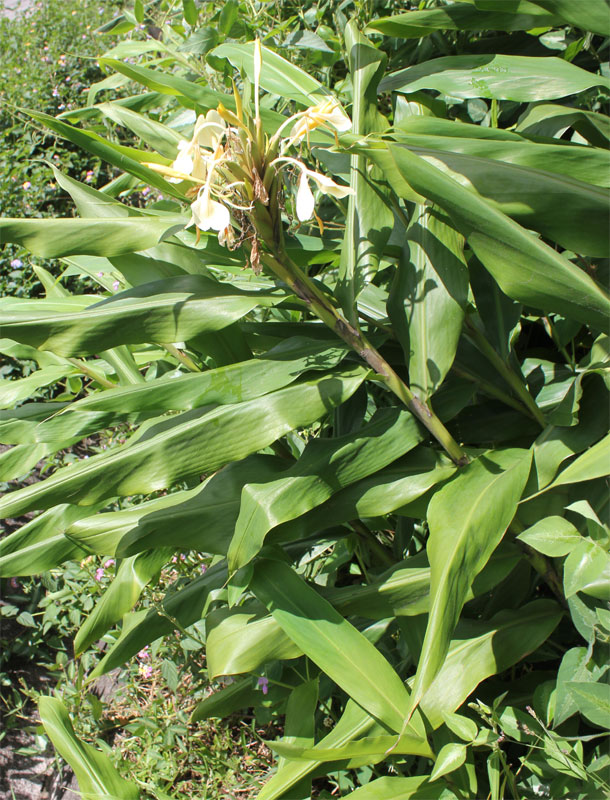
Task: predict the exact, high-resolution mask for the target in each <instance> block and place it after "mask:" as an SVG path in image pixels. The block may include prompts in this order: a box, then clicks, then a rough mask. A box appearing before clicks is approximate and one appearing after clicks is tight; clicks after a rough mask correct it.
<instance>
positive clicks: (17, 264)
mask: <svg viewBox="0 0 610 800" xmlns="http://www.w3.org/2000/svg"><path fill="white" fill-rule="evenodd" d="M22 266H23V261H22V260H21V259H20V258H14V259H13V260H12V261H11V267H12V268H13V269H19V267H22Z"/></svg>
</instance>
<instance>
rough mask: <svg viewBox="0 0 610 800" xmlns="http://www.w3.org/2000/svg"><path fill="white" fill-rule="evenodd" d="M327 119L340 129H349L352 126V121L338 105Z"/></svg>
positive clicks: (330, 123)
mask: <svg viewBox="0 0 610 800" xmlns="http://www.w3.org/2000/svg"><path fill="white" fill-rule="evenodd" d="M326 121H327V122H328V124H329V125H332V126H333V128H336V129H337V130H338V131H349V130H350V128H351V127H352V121H351V120H350V118H349V117H348V116H347V114H345V113H344V112H343V111H342V110H341V109H340V108H339V107H338V106H337V108H335V109H334V110H333V111H332V112H331V113H330V114H329V115H328V116H327V118H326Z"/></svg>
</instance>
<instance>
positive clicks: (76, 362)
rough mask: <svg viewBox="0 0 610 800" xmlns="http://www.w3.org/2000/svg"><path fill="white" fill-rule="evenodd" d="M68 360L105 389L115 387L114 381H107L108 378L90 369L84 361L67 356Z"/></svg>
mask: <svg viewBox="0 0 610 800" xmlns="http://www.w3.org/2000/svg"><path fill="white" fill-rule="evenodd" d="M68 361H69V362H70V363H71V364H74V366H75V367H77V369H79V370H80V371H81V372H82V373H83V375H88V376H89V377H90V378H91V379H92V380H94V381H95V382H96V383H99V384H100V386H104V387H105V388H106V389H116V387H117V384H116V383H113V382H112V381H109V380H108V378H105V377H104V376H103V375H100V373H99V372H98V371H97V370H95V369H91V367H90V366H89V365H88V364H87V362H86V361H82V360H81V359H80V358H69V359H68Z"/></svg>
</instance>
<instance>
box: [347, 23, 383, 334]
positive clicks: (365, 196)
mask: <svg viewBox="0 0 610 800" xmlns="http://www.w3.org/2000/svg"><path fill="white" fill-rule="evenodd" d="M344 36H345V46H346V49H347V52H348V63H349V69H350V74H351V79H352V85H353V97H354V103H353V106H352V120H353V121H352V132H353V133H356V134H359V135H363V136H364V135H367V134H369V133H373V132H375V131H383V130H385V129H386V128H387V127H388V122H387V120H386V118H385V117H384V116H383V115H382V114H380V112H379V111H378V110H377V85H378V84H379V81H380V80H381V77H382V76H383V73H384V71H385V65H386V62H387V57H386V55H385V54H384V53H382V52H381V51H380V50H378V49H377V48H376V47H374V46H373V45H372V44H371V43H370V42H369V40H368V39H367V38H366V37H365V36H363V35H362V33H360V31H359V30H358V27H357V24H356V22H355V20H350V22H348V24H347V26H346V28H345V32H344ZM350 186H351V188H352V189H353V190H354V194H353V195H351V196H350V198H349V202H348V209H347V218H346V231H345V236H344V239H343V249H342V253H341V262H340V266H339V279H338V283H337V289H336V296H337V297H338V298H339V301H340V303H341V307H342V308H343V311H344V313H345V315H346V317H347V319H348V320H350V322H352V324H353V323H354V322H355V321H356V298H357V297H358V295H359V294H360V292H361V290H362V288H363V286H364V284H365V283H368V282H369V281H370V280H371V279H372V277H373V275H374V274H375V273H376V272H377V268H378V266H379V259H380V257H381V255H382V253H383V249H384V247H385V245H386V244H387V241H388V239H389V237H390V233H391V232H392V228H393V226H394V216H393V214H392V211H391V210H390V208H389V207H388V202H387V200H386V198H385V197H384V195H383V190H382V189H381V187H379V185H378V184H374V183H372V181H371V177H370V176H369V175H367V172H366V159H365V157H364V156H362V155H352V156H351V158H350Z"/></svg>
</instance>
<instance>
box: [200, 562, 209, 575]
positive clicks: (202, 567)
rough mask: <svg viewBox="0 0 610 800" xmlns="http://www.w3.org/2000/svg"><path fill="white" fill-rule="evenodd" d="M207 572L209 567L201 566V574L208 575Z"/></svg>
mask: <svg viewBox="0 0 610 800" xmlns="http://www.w3.org/2000/svg"><path fill="white" fill-rule="evenodd" d="M207 571H208V565H207V564H202V565H201V572H202V573H206V572H207Z"/></svg>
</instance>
